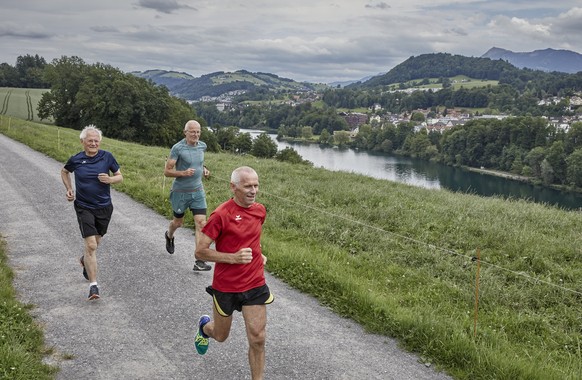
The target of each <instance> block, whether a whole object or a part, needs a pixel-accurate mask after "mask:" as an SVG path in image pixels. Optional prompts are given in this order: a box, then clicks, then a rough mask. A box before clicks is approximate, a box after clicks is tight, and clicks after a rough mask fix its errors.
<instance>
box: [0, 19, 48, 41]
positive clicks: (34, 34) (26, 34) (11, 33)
mask: <svg viewBox="0 0 582 380" xmlns="http://www.w3.org/2000/svg"><path fill="white" fill-rule="evenodd" d="M1 37H19V38H31V39H35V40H36V39H45V38H50V37H51V34H50V33H48V32H46V31H44V30H43V28H41V27H35V26H29V25H26V24H24V25H23V24H17V23H13V22H3V23H1V24H0V38H1Z"/></svg>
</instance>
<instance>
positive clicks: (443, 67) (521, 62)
mask: <svg viewBox="0 0 582 380" xmlns="http://www.w3.org/2000/svg"><path fill="white" fill-rule="evenodd" d="M522 68H528V69H532V70H541V71H544V72H552V71H557V72H563V73H567V74H572V73H577V72H582V54H578V53H576V52H573V51H570V50H554V49H545V50H536V51H533V52H528V53H515V52H512V51H509V50H505V49H500V48H497V47H493V48H491V49H489V50H488V51H487V52H486V53H485V54H483V55H482V56H481V57H477V58H475V57H464V56H460V55H452V54H448V53H431V54H422V55H419V56H417V57H410V58H408V59H407V60H406V61H404V62H402V63H401V64H399V65H397V66H395V67H394V68H392V69H391V70H389V71H388V72H386V73H385V74H379V75H376V76H372V77H366V78H362V79H360V80H355V81H345V82H334V83H330V84H328V85H325V84H314V83H308V82H296V81H294V80H292V79H287V78H281V77H279V76H277V75H274V74H268V73H252V72H249V71H246V70H239V71H235V72H223V71H218V72H215V73H211V74H206V75H203V76H201V77H198V78H196V77H193V76H192V75H190V74H187V73H184V72H176V71H166V70H147V71H144V72H132V74H133V75H136V76H138V77H141V78H146V79H149V80H151V81H153V82H154V83H156V84H159V85H164V86H166V87H167V88H168V89H169V90H170V92H171V93H172V94H174V95H176V96H178V97H181V98H183V99H187V100H198V99H201V98H203V97H218V96H221V95H223V94H226V93H233V92H241V91H245V92H254V93H256V94H257V93H258V94H260V93H263V94H264V93H268V92H270V91H275V92H282V91H289V92H301V91H314V90H322V89H325V88H330V87H350V88H360V87H365V88H373V87H376V86H385V85H389V84H394V83H403V82H406V81H409V80H416V79H423V78H435V77H436V78H439V77H452V76H455V75H459V74H463V75H467V76H469V77H471V78H475V79H489V80H497V79H499V78H500V76H502V75H504V73H505V74H506V75H507V73H510V72H513V71H514V70H519V69H522Z"/></svg>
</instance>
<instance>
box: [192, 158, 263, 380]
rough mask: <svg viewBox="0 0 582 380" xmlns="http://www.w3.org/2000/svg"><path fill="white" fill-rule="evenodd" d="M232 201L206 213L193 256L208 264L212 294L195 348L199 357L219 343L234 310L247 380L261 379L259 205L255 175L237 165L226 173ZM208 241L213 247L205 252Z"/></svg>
mask: <svg viewBox="0 0 582 380" xmlns="http://www.w3.org/2000/svg"><path fill="white" fill-rule="evenodd" d="M230 189H231V191H232V193H233V195H234V196H233V198H231V199H230V200H228V201H226V202H224V203H223V204H221V205H220V206H218V207H217V208H216V210H214V212H213V213H212V214H211V215H210V218H209V219H208V222H207V223H206V225H205V226H204V228H203V229H202V234H201V235H202V236H201V238H200V241H199V245H197V246H196V256H197V257H199V258H200V259H201V260H206V261H213V262H215V263H216V265H215V267H214V277H213V280H212V286H211V287H208V288H207V291H208V292H209V293H210V294H211V295H212V298H213V303H214V308H213V309H214V316H213V319H212V320H211V319H210V317H209V316H208V315H203V316H202V317H200V319H199V321H198V333H197V334H196V341H195V346H196V350H197V351H198V353H199V354H201V355H204V354H205V353H206V350H208V338H213V339H214V340H216V341H217V342H224V341H225V340H226V338H228V335H229V333H230V328H231V325H232V315H233V313H234V311H235V310H236V311H239V312H241V311H242V315H243V318H244V321H245V326H246V330H247V331H246V332H247V338H248V341H249V353H248V357H249V364H250V368H251V375H252V379H253V380H259V379H263V375H264V370H265V340H266V326H267V307H266V305H267V304H270V303H271V302H273V299H274V297H273V295H272V294H271V292H270V291H269V287H268V286H267V284H266V282H265V269H264V266H265V263H266V262H267V258H266V256H264V255H263V254H262V251H261V231H262V226H263V223H264V222H265V217H266V210H265V206H263V205H262V204H260V203H257V202H255V198H256V196H257V193H258V191H259V176H258V175H257V173H256V172H255V170H254V169H252V168H250V167H248V166H242V167H239V168H237V169H235V170H234V171H233V172H232V175H231V178H230ZM212 242H214V243H215V249H212V248H210V245H211V244H212Z"/></svg>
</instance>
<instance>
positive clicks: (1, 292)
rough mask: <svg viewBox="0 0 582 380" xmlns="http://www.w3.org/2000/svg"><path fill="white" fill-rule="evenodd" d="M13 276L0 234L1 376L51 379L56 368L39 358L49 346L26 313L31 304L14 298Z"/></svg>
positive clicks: (44, 354)
mask: <svg viewBox="0 0 582 380" xmlns="http://www.w3.org/2000/svg"><path fill="white" fill-rule="evenodd" d="M13 280H14V273H13V272H12V270H11V269H10V267H9V266H8V264H7V257H6V242H5V241H4V239H2V238H1V237H0V379H22V380H24V379H38V380H41V379H53V378H54V376H53V375H54V374H55V373H56V372H57V368H55V367H51V366H49V365H46V364H43V362H42V359H43V357H45V356H46V355H48V354H50V353H51V350H50V349H49V348H46V347H45V346H44V338H43V331H42V329H41V328H40V326H38V325H37V324H36V323H35V321H34V319H33V318H32V317H31V316H30V314H29V310H30V309H32V307H33V306H31V305H23V304H21V303H20V302H18V301H17V300H16V293H15V291H14V288H13V286H12V282H13Z"/></svg>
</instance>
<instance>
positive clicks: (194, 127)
mask: <svg viewBox="0 0 582 380" xmlns="http://www.w3.org/2000/svg"><path fill="white" fill-rule="evenodd" d="M184 136H186V143H187V144H188V145H196V144H198V140H200V124H198V122H196V121H189V122H188V124H186V128H184Z"/></svg>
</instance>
